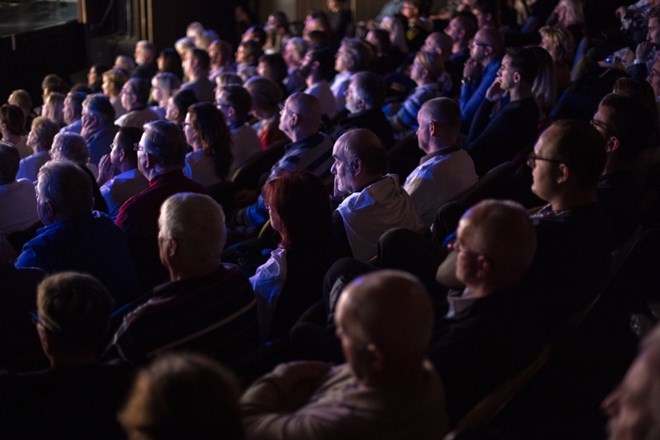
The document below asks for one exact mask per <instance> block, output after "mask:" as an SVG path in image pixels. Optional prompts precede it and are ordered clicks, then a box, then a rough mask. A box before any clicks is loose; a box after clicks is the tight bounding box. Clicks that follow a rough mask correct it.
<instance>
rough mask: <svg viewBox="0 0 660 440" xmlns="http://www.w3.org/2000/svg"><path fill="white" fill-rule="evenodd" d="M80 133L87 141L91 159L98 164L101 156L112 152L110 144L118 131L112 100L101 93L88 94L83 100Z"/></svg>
mask: <svg viewBox="0 0 660 440" xmlns="http://www.w3.org/2000/svg"><path fill="white" fill-rule="evenodd" d="M80 120H81V121H82V128H81V130H80V135H81V136H82V137H83V138H84V139H85V142H86V143H87V149H88V150H89V161H90V162H91V163H93V164H94V165H98V164H99V161H100V160H101V157H103V156H104V155H106V154H108V153H110V144H111V143H112V139H113V138H114V136H115V133H116V132H117V127H116V126H115V124H114V122H115V112H114V109H113V107H112V104H111V103H110V100H109V99H108V98H107V97H106V96H104V95H102V94H100V93H95V94H93V95H88V96H87V98H85V100H84V101H83V108H82V114H81V117H80Z"/></svg>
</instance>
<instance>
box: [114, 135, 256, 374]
mask: <svg viewBox="0 0 660 440" xmlns="http://www.w3.org/2000/svg"><path fill="white" fill-rule="evenodd" d="M149 130H153V128H151V129H150V128H147V134H146V135H145V136H148V134H149ZM224 217H225V216H224V213H223V212H222V208H221V207H220V206H219V205H218V204H217V203H216V202H215V201H214V200H213V199H211V198H210V197H208V196H205V195H202V194H194V193H180V194H175V195H173V196H171V197H169V198H168V199H167V200H166V201H165V202H164V203H163V205H162V207H161V208H160V217H159V218H158V248H159V253H160V260H161V262H162V263H163V265H164V266H165V267H166V268H167V271H168V272H169V282H166V283H164V284H162V285H160V286H158V287H156V288H155V289H153V290H152V291H151V292H150V293H149V295H148V296H147V298H148V299H147V300H146V301H145V302H142V303H140V304H139V305H138V306H137V308H135V309H134V310H133V311H132V312H130V313H129V314H128V315H127V316H126V317H125V318H124V321H123V323H122V325H121V327H120V328H119V329H118V330H117V332H116V333H115V336H114V338H113V341H112V345H111V351H114V352H116V354H118V355H119V356H120V357H121V358H122V359H125V360H128V361H131V362H133V363H139V362H142V361H144V360H146V359H148V358H151V357H153V356H156V355H158V354H159V353H162V352H165V351H171V350H175V349H186V350H192V351H201V352H205V353H207V354H210V355H213V356H215V357H217V358H219V359H222V360H224V361H230V360H235V359H236V358H237V357H239V356H240V355H242V354H244V353H246V352H248V351H249V350H251V349H253V348H256V345H257V341H258V328H257V307H256V301H255V299H254V294H253V293H252V288H251V287H250V283H249V281H248V279H247V278H246V277H245V275H243V274H242V272H241V270H240V269H239V268H238V266H235V265H232V264H223V263H221V262H220V255H221V254H222V249H223V248H224V245H225V240H226V235H227V233H226V230H225V218H224Z"/></svg>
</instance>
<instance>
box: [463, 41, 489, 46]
mask: <svg viewBox="0 0 660 440" xmlns="http://www.w3.org/2000/svg"><path fill="white" fill-rule="evenodd" d="M475 46H479V47H488V46H490V44H488V43H482V42H481V41H477V40H471V41H470V42H469V43H468V47H475Z"/></svg>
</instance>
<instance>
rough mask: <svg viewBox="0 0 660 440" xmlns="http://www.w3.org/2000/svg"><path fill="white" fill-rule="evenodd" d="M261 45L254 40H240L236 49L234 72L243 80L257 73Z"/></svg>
mask: <svg viewBox="0 0 660 440" xmlns="http://www.w3.org/2000/svg"><path fill="white" fill-rule="evenodd" d="M260 56H261V46H260V45H259V43H257V42H256V41H254V40H247V41H241V43H240V44H239V45H238V48H237V49H236V73H237V74H238V76H240V77H241V79H242V80H243V81H247V80H248V79H250V78H252V77H253V76H256V75H257V64H258V63H259V57H260Z"/></svg>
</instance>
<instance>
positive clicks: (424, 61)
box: [415, 50, 445, 80]
mask: <svg viewBox="0 0 660 440" xmlns="http://www.w3.org/2000/svg"><path fill="white" fill-rule="evenodd" d="M415 61H417V62H418V63H419V65H420V66H422V67H423V68H424V69H426V70H428V76H429V79H433V80H435V79H436V78H438V77H439V76H440V75H442V72H444V71H445V63H444V62H443V61H442V57H441V56H440V55H439V54H438V53H437V52H424V51H421V50H420V51H419V52H417V55H415Z"/></svg>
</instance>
